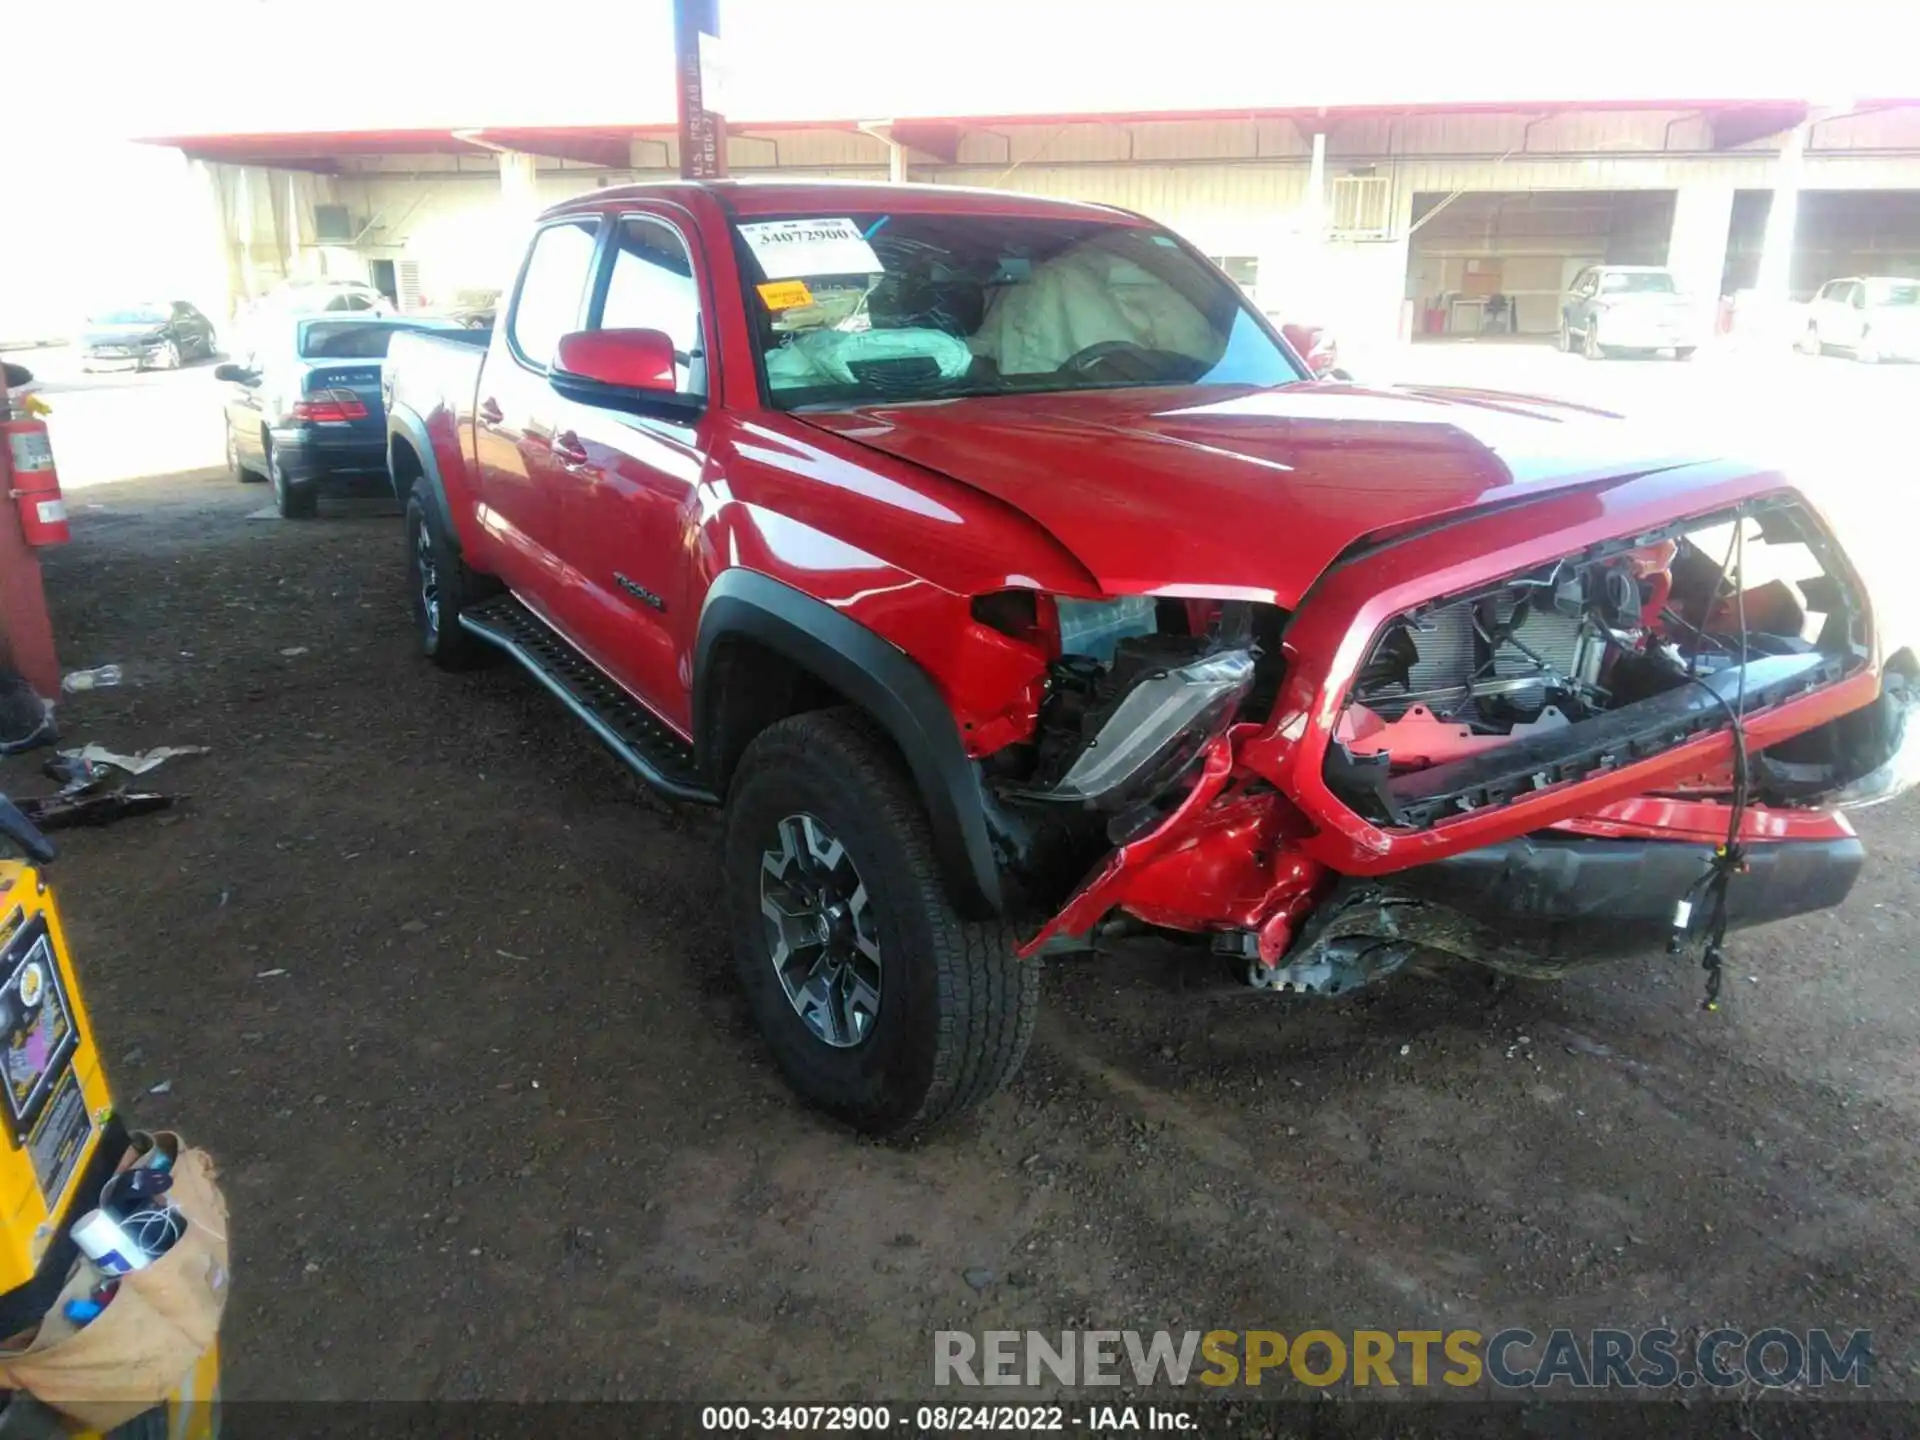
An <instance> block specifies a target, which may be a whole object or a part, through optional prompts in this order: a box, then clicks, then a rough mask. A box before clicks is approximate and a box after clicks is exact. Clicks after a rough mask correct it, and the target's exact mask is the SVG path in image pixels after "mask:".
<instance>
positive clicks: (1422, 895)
mask: <svg viewBox="0 0 1920 1440" xmlns="http://www.w3.org/2000/svg"><path fill="white" fill-rule="evenodd" d="M1712 855H1713V847H1712V846H1710V845H1686V844H1677V843H1675V842H1672V841H1661V840H1594V839H1589V838H1584V837H1572V836H1560V835H1553V834H1536V835H1523V836H1521V837H1519V838H1518V839H1515V840H1509V841H1507V842H1505V843H1503V844H1499V845H1490V846H1488V847H1486V848H1485V849H1482V850H1470V851H1468V852H1466V853H1465V854H1462V855H1454V856H1450V857H1448V858H1447V859H1445V860H1441V861H1437V862H1435V863H1434V864H1432V865H1422V866H1419V867H1417V868H1415V869H1413V870H1407V871H1403V872H1401V873H1399V874H1397V875H1392V876H1388V877H1385V878H1383V879H1377V880H1364V879H1353V878H1343V879H1342V880H1341V881H1340V882H1339V883H1338V884H1337V885H1336V886H1335V887H1334V889H1333V890H1332V892H1331V893H1330V894H1329V895H1328V896H1327V897H1326V898H1325V899H1324V900H1323V901H1322V902H1321V903H1320V906H1319V908H1318V909H1316V910H1315V911H1314V914H1313V917H1312V919H1311V920H1310V921H1309V922H1308V924H1307V925H1306V927H1305V928H1304V929H1303V931H1302V934H1301V937H1300V943H1299V945H1298V946H1297V947H1296V948H1295V949H1294V950H1292V951H1291V952H1289V953H1288V955H1287V957H1286V963H1285V964H1283V965H1280V966H1278V967H1274V968H1273V969H1272V970H1271V971H1270V972H1268V973H1267V974H1266V975H1265V976H1264V977H1262V978H1261V979H1260V981H1259V983H1260V984H1262V985H1263V986H1264V987H1266V988H1273V989H1283V990H1299V991H1303V992H1307V993H1315V994H1339V993H1342V992H1344V991H1346V990H1350V989H1355V988H1358V987H1359V986H1361V985H1364V984H1366V983H1368V982H1369V981H1372V980H1378V979H1381V978H1383V977H1384V976H1387V975H1390V974H1392V973H1393V972H1395V971H1397V970H1401V969H1404V968H1407V967H1408V966H1410V965H1417V964H1418V963H1420V962H1421V961H1422V960H1433V959H1441V960H1449V959H1451V960H1471V961H1475V962H1478V963H1479V964H1482V965H1486V966H1488V967H1490V968H1492V969H1495V970H1503V971H1506V972H1508V973H1510V974H1516V975H1529V976H1536V977H1553V976H1558V975H1564V974H1566V973H1567V972H1568V971H1571V970H1577V969H1581V968H1583V967H1585V966H1588V965H1595V964H1600V963H1603V962H1606V961H1611V960H1621V959H1626V958H1629V957H1632V956H1635V955H1647V954H1654V953H1657V952H1659V951H1660V950H1661V949H1662V948H1664V946H1665V944H1666V940H1667V937H1668V935H1669V934H1670V933H1671V929H1672V925H1673V916H1674V907H1675V905H1676V904H1677V903H1678V902H1679V901H1680V900H1681V899H1682V898H1683V897H1685V895H1686V894H1687V891H1688V889H1689V888H1690V887H1691V886H1692V885H1693V883H1694V882H1695V881H1696V880H1698V879H1699V878H1700V876H1701V875H1702V874H1704V873H1705V871H1706V868H1707V862H1708V861H1709V860H1710V859H1711V858H1712ZM1865 862H1866V851H1865V849H1864V847H1862V845H1861V844H1860V842H1859V840H1858V839H1856V838H1854V837H1853V836H1851V835H1848V836H1845V837H1837V838H1834V839H1831V840H1803V841H1786V842H1782V843H1780V844H1772V845H1759V846H1755V847H1753V849H1752V850H1750V851H1749V852H1748V868H1747V870H1746V872H1745V873H1743V874H1741V875H1738V876H1736V877H1735V878H1734V880H1733V882H1732V884H1731V885H1730V886H1729V888H1728V891H1727V906H1728V911H1727V925H1728V929H1730V930H1731V929H1738V928H1745V927H1748V926H1753V925H1765V924H1769V923H1771V922H1773V921H1775V920H1785V919H1788V918H1790V917H1792V916H1795V915H1805V914H1808V913H1811V912H1813V911H1816V910H1825V909H1829V908H1831V907H1832V906H1835V905H1838V904H1839V903H1840V902H1841V901H1842V900H1844V899H1846V897H1847V893H1848V892H1849V891H1850V890H1852V888H1853V883H1854V881H1855V880H1856V879H1857V878H1858V877H1859V874H1860V869H1861V867H1862V866H1863V865H1864V864H1865Z"/></svg>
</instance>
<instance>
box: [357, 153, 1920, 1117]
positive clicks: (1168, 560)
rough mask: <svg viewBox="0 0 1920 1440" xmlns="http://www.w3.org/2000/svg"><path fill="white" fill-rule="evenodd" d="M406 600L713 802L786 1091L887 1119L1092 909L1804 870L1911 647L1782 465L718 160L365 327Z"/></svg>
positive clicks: (572, 210)
mask: <svg viewBox="0 0 1920 1440" xmlns="http://www.w3.org/2000/svg"><path fill="white" fill-rule="evenodd" d="M387 375H388V389H389V391H390V394H389V396H388V402H389V403H388V405H387V415H388V434H389V460H390V463H391V467H392V476H393V483H394V487H395V490H396V493H397V494H398V495H399V496H400V497H401V498H402V499H403V500H404V501H405V502H406V507H407V521H406V524H407V537H408V546H409V554H410V557H411V565H412V569H411V575H412V585H413V603H414V608H415V611H416V614H417V617H418V623H419V630H420V638H421V644H422V646H423V648H424V650H425V652H426V654H427V655H428V656H429V657H430V658H431V659H432V660H433V661H434V662H436V663H437V664H439V665H441V666H443V667H446V668H450V669H457V668H460V667H463V666H466V665H468V664H471V663H473V662H475V661H477V660H479V659H481V658H483V657H486V656H489V655H493V654H498V653H501V652H504V653H505V654H507V655H510V656H512V657H513V658H515V659H517V660H518V661H519V662H520V663H521V664H522V665H524V666H525V667H526V668H527V669H528V670H529V671H531V672H532V674H533V675H534V676H535V677H536V678H538V679H539V681H540V682H541V683H542V684H544V685H545V686H546V687H547V688H548V689H549V690H551V691H552V692H553V693H554V694H555V695H556V696H557V697H558V698H559V699H560V700H561V701H562V702H563V703H564V704H565V705H567V706H568V707H569V708H570V709H571V710H572V711H573V712H574V713H575V714H576V715H577V716H578V717H579V719H580V720H581V721H583V722H584V723H585V724H586V725H587V726H588V728H589V729H591V730H592V731H593V732H594V733H595V734H596V735H597V736H598V737H599V738H600V739H601V740H602V741H603V742H604V743H605V744H606V745H607V746H609V747H610V748H611V749H612V750H613V752H614V753H615V754H616V755H617V756H619V757H620V758H621V759H622V760H624V761H625V763H626V764H628V765H629V766H631V768H632V769H633V770H634V771H635V772H637V774H638V775H639V776H640V777H641V778H642V779H643V780H645V781H646V782H647V783H648V784H649V785H651V786H653V787H655V788H656V789H657V790H659V791H660V792H662V793H664V794H665V795H667V796H671V797H673V798H675V799H678V800H683V801H690V802H696V803H701V804H708V805H717V806H721V807H723V809H724V826H723V829H724V841H723V847H722V848H723V861H724V867H725V880H724V883H725V896H726V906H727V924H728V925H729V927H730V930H731V938H732V945H733V950H734V952H735V955H736V958H737V961H738V967H739V974H740V979H741V982H742V984H743V986H744V988H745V991H746V994H747V996H748V997H749V1000H750V1003H751V1005H752V1008H753V1010H754V1012H755V1015H756V1018H757V1020H758V1022H759V1024H760V1026H761V1027H762V1028H763V1030H764V1032H765V1034H766V1038H767V1040H768V1042H769V1044H770V1046H771V1048H772V1050H773V1053H774V1055H775V1056H776V1057H777V1059H778V1062H779V1064H780V1066H781V1068H782V1069H783V1071H784V1072H785V1074H786V1075H787V1076H788V1077H789V1079H790V1080H791V1082H792V1083H793V1084H794V1086H795V1087H796V1088H797V1089H798V1090H799V1091H800V1092H801V1093H802V1094H803V1095H804V1096H806V1097H807V1098H808V1099H810V1100H811V1101H813V1102H815V1103H817V1104H819V1105H821V1106H824V1107H826V1108H827V1109H829V1110H830V1111H832V1112H833V1113H835V1114H838V1115H840V1116H842V1117H844V1118H845V1119H846V1120H848V1121H850V1122H851V1123H853V1124H855V1125H856V1126H859V1127H861V1128H863V1129H865V1130H868V1131H870V1132H873V1133H879V1134H890V1135H911V1134H916V1133H919V1132H922V1131H924V1130H926V1129H927V1128H929V1127H931V1126H932V1125H934V1124H936V1123H937V1122H940V1121H942V1120H944V1119H946V1118H948V1117H950V1116H953V1115H955V1114H957V1113H959V1112H961V1111H962V1110H964V1109H965V1108H966V1107H968V1106H969V1105H971V1104H974V1103H976V1102H978V1101H980V1100H981V1099H983V1098H984V1097H985V1096H987V1095H988V1094H990V1093H991V1092H992V1091H993V1090H994V1089H995V1088H996V1087H997V1086H999V1085H1000V1084H1001V1083H1002V1082H1003V1081H1004V1080H1005V1079H1006V1078H1007V1076H1008V1075H1009V1074H1010V1073H1012V1071H1013V1070H1014V1068H1015V1067H1016V1065H1017V1064H1018V1063H1019V1060H1020V1057H1021V1054H1022V1051H1023V1049H1024V1048H1025V1046H1026V1044H1027V1041H1028V1037H1029V1036H1030V1034H1031V1032H1032V1029H1033V1023H1034V1014H1035V1005H1036V1003H1037V999H1038V995H1039V979H1038V966H1037V961H1038V957H1039V956H1041V955H1042V954H1044V953H1048V952H1050V951H1054V950H1058V949H1063V948H1073V947H1078V948H1087V947H1088V946H1089V944H1090V942H1091V939H1092V938H1093V937H1095V936H1096V935H1100V934H1104V933H1106V932H1107V931H1108V930H1109V929H1111V928H1113V927H1116V926H1128V925H1132V926H1139V925H1144V926H1151V927H1155V928H1156V929H1158V930H1162V931H1169V932H1175V933H1178V934H1184V935H1187V936H1190V937H1193V938H1194V939H1195V940H1196V942H1197V943H1198V946H1199V948H1200V949H1201V950H1202V952H1203V953H1207V952H1210V953H1211V954H1213V955H1214V956H1224V957H1226V959H1227V961H1228V963H1229V964H1230V965H1231V966H1232V967H1233V968H1234V970H1235V971H1236V973H1238V974H1239V975H1240V976H1242V977H1243V978H1245V979H1246V980H1247V981H1249V982H1250V983H1252V984H1254V985H1256V986H1261V987H1265V988H1270V989H1276V990H1292V991H1297V992H1306V993H1313V994H1334V993H1340V992H1342V991H1344V990H1346V989H1348V988H1350V987H1353V986H1358V985H1362V984H1365V983H1368V982H1370V981H1373V980H1377V979H1380V978H1382V977H1384V976H1386V975H1388V974H1391V973H1393V972H1394V971H1396V970H1399V969H1402V968H1407V967H1414V966H1424V965H1429V964H1433V963H1436V962H1439V961H1443V960H1467V961H1472V962H1478V963H1481V964H1485V965H1491V966H1494V967H1497V968H1503V969H1507V970H1511V971H1519V972H1522V973H1528V974H1548V975H1550V974H1554V973H1558V972H1560V971H1563V970H1565V969H1566V968H1568V967H1570V966H1575V965H1580V964H1586V963H1590V962H1593V961H1596V960H1602V959H1606V958H1609V957H1613V956H1620V955H1628V954H1633V953H1637V952H1644V951H1646V950H1647V949H1649V948H1652V949H1658V948H1659V947H1660V946H1662V945H1663V944H1668V943H1669V942H1672V944H1673V945H1675V946H1681V947H1685V948H1688V949H1690V950H1691V949H1696V948H1701V947H1704V954H1705V957H1706V964H1707V967H1708V971H1709V977H1710V978H1709V982H1708V983H1709V984H1711V983H1713V981H1715V980H1717V969H1716V968H1715V967H1716V965H1717V960H1718V955H1719V949H1718V946H1719V941H1720V936H1721V932H1722V931H1723V930H1724V929H1725V928H1728V927H1738V926H1742V925H1748V924H1753V923H1758V922H1761V921H1766V920H1771V919H1776V918H1779V917H1782V916H1787V915H1792V914H1796V913H1800V912H1804V911H1808V910H1812V909H1815V908H1818V907H1822V906H1830V905H1834V904H1837V903H1838V902H1839V901H1840V900H1841V899H1842V898H1843V897H1844V896H1845V895H1846V894H1847V892H1848V889H1849V887H1850V886H1851V885H1852V883H1853V881H1854V878H1855V875H1856V874H1857V872H1858V871H1859V869H1860V866H1861V864H1862V860H1863V855H1862V850H1861V846H1860V843H1859V841H1858V840H1857V839H1856V838H1855V836H1854V833H1853V831H1852V829H1851V827H1850V826H1849V824H1848V822H1847V820H1846V818H1845V817H1844V815H1843V814H1842V813H1841V809H1842V807H1844V806H1845V805H1848V804H1852V803H1857V802H1863V801H1866V800H1870V799H1875V798H1882V797H1884V796H1886V795H1888V794H1891V793H1893V792H1894V791H1896V790H1898V789H1900V788H1902V787H1903V786H1905V785H1906V784H1908V783H1910V782H1911V780H1912V779H1913V775H1914V771H1915V769H1916V765H1920V726H1909V725H1908V724H1907V719H1906V717H1907V709H1906V701H1907V698H1908V696H1909V695H1911V694H1912V693H1913V692H1914V688H1915V687H1914V680H1915V677H1916V667H1915V664H1914V658H1913V656H1912V654H1911V653H1910V652H1901V653H1900V654H1899V655H1897V656H1896V657H1894V658H1893V659H1892V660H1891V661H1888V662H1886V663H1883V657H1882V655H1881V653H1880V645H1879V643H1878V641H1877V639H1876V636H1875V634H1874V630H1873V626H1872V617H1871V612H1870V609H1869V605H1868V598H1867V595H1866V593H1865V590H1864V587H1863V586H1862V584H1861V582H1860V580H1859V578H1858V576H1857V575H1856V574H1855V572H1854V570H1853V568H1852V567H1851V566H1850V565H1849V563H1848V561H1847V560H1846V558H1845V557H1844V555H1843V554H1842V553H1841V551H1840V549H1839V548H1838V547H1837V545H1836V544H1835V542H1834V540H1833V538H1832V536H1831V534H1830V533H1829V531H1828V529H1827V527H1826V526H1825V525H1824V523H1823V522H1822V521H1821V519H1820V518H1819V516H1818V515H1817V514H1816V513H1815V512H1814V511H1813V509H1812V508H1811V507H1810V506H1809V505H1808V503H1807V502H1806V500H1805V499H1804V498H1803V497H1802V496H1801V495H1800V494H1799V493H1798V492H1797V491H1796V490H1795V489H1794V488H1793V487H1792V486H1791V485H1790V484H1789V483H1788V482H1787V481H1786V480H1784V479H1783V478H1782V477H1781V476H1779V475H1777V474H1772V473H1767V472H1763V471H1755V470H1754V469H1752V468H1751V467H1749V466H1746V465H1743V464H1739V463H1735V462H1733V461H1729V460H1726V459H1722V458H1717V457H1715V456H1713V455H1700V454H1692V453H1688V452H1686V451H1684V450H1681V449H1676V448H1673V447H1672V446H1670V445H1667V444H1662V443H1660V442H1658V441H1656V440H1654V439H1652V438H1650V437H1647V436H1644V435H1642V434H1641V433H1639V432H1637V431H1636V430H1635V429H1634V428H1633V427H1632V426H1630V425H1628V424H1625V423H1623V422H1621V421H1620V420H1618V419H1617V418H1616V417H1612V416H1607V415H1604V414H1601V413H1599V412H1594V411H1585V410H1581V409H1579V408H1577V407H1573V406H1568V405H1562V404H1553V403H1549V402H1545V401H1540V400H1535V399H1528V398H1524V397H1520V396H1514V395H1506V394H1493V393H1485V392H1464V391H1442V390H1435V389H1424V388H1415V389H1404V388H1403V389H1369V388H1364V387H1361V386H1358V385H1355V384H1351V383H1348V382H1346V381H1344V380H1339V379H1328V378H1320V377H1316V376H1315V375H1314V374H1313V372H1312V367H1311V366H1309V365H1308V363H1307V362H1306V361H1304V360H1303V359H1302V358H1301V356H1300V355H1299V354H1298V353H1296V352H1295V350H1294V349H1292V348H1291V347H1290V346H1289V345H1288V344H1287V343H1286V342H1285V340H1284V339H1283V337H1282V336H1281V335H1280V333H1279V332H1278V331H1276V329H1275V328H1274V327H1273V326H1272V325H1271V324H1270V323H1269V322H1268V321H1267V320H1266V319H1264V318H1263V317H1262V316H1261V315H1260V314H1259V313H1258V312H1257V311H1256V310H1255V309H1253V308H1252V306H1251V305H1250V304H1249V303H1248V302H1247V301H1246V299H1245V297H1244V296H1242V295H1241V293H1240V292H1239V291H1238V290H1237V289H1236V288H1235V287H1234V286H1233V285H1232V283H1231V282H1229V281H1228V280H1227V279H1226V278H1225V277H1224V276H1223V275H1221V274H1220V273H1219V272H1217V271H1216V270H1215V269H1213V267H1212V266H1210V265H1209V264H1208V263H1207V261H1206V260H1205V259H1204V258H1203V257H1202V256H1201V255H1200V254H1199V253H1198V252H1196V251H1195V250H1194V248H1193V247H1192V246H1190V245H1188V244H1187V243H1186V242H1185V241H1183V240H1181V239H1180V238H1179V237H1178V236H1176V235H1172V234H1169V233H1168V232H1167V231H1166V230H1164V229H1162V228H1161V227H1159V226H1157V225H1155V224H1154V223H1152V222H1151V221H1149V220H1146V219H1143V218H1142V217H1140V216H1138V215H1133V214H1128V213H1125V212H1122V211H1119V210H1114V209H1109V208H1106V207H1102V206H1096V205H1080V204H1068V203H1061V202H1054V201H1046V200H1040V199H1036V198H1033V197H1029V196H1018V195H997V194H989V193H983V192H977V191H967V190H960V189H953V188H945V187H914V186H880V185H854V184H838V183H835V184H802V185H794V184H781V185H751V184H736V183H730V182H719V183H706V184H692V183H688V184H673V185H661V186H649V187H643V188H636V189H622V190H605V191H600V192H598V193H596V194H593V195H591V196H588V197H583V198H581V199H578V200H575V201H571V202H568V203H567V204H564V205H561V206H559V207H557V208H555V209H553V210H552V211H550V212H548V213H547V214H546V215H545V216H544V217H543V218H542V219H541V220H540V222H539V224H538V227H537V228H536V230H535V231H534V233H533V235H532V238H531V241H530V243H529V245H528V248H527V252H526V258H525V260H524V262H523V264H522V266H521V268H520V271H519V273H518V275H517V276H516V277H515V278H514V280H513V283H512V284H511V286H510V287H509V288H508V290H507V292H506V295H505V303H504V305H503V306H502V309H501V312H500V319H499V321H498V323H497V325H496V326H495V327H494V329H493V331H492V334H491V336H488V335H485V334H475V335H473V336H466V337H462V336H459V335H453V334H444V335H426V334H411V333H403V334H401V335H398V336H396V337H395V340H394V342H393V347H392V352H391V354H390V356H389V359H388V365H387Z"/></svg>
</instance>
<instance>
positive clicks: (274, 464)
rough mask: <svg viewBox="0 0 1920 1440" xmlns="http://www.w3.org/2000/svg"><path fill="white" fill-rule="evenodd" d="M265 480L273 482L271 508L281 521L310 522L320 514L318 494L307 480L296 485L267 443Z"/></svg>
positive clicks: (269, 443)
mask: <svg viewBox="0 0 1920 1440" xmlns="http://www.w3.org/2000/svg"><path fill="white" fill-rule="evenodd" d="M267 478H268V479H269V480H271V481H272V482H273V508H274V509H276V510H278V511H279V512H280V518H281V519H282V520H311V519H313V517H314V516H315V515H318V514H319V513H320V492H319V490H318V489H317V488H316V487H315V485H314V483H313V482H312V481H311V480H309V481H307V482H305V483H304V484H299V485H296V484H295V483H294V482H293V481H292V480H291V479H290V478H288V476H287V469H286V466H284V465H282V464H281V463H280V455H279V452H278V451H276V450H275V449H274V448H273V442H272V441H271V440H269V441H268V442H267Z"/></svg>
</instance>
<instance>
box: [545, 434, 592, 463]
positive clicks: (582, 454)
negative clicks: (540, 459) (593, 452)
mask: <svg viewBox="0 0 1920 1440" xmlns="http://www.w3.org/2000/svg"><path fill="white" fill-rule="evenodd" d="M553 453H554V457H555V458H556V459H557V460H559V462H560V463H561V464H562V465H584V464H586V463H587V447H586V446H584V445H582V444H581V443H580V437H579V436H578V435H576V434H574V433H573V431H571V430H562V431H561V432H560V433H559V434H558V435H556V436H554V437H553Z"/></svg>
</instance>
